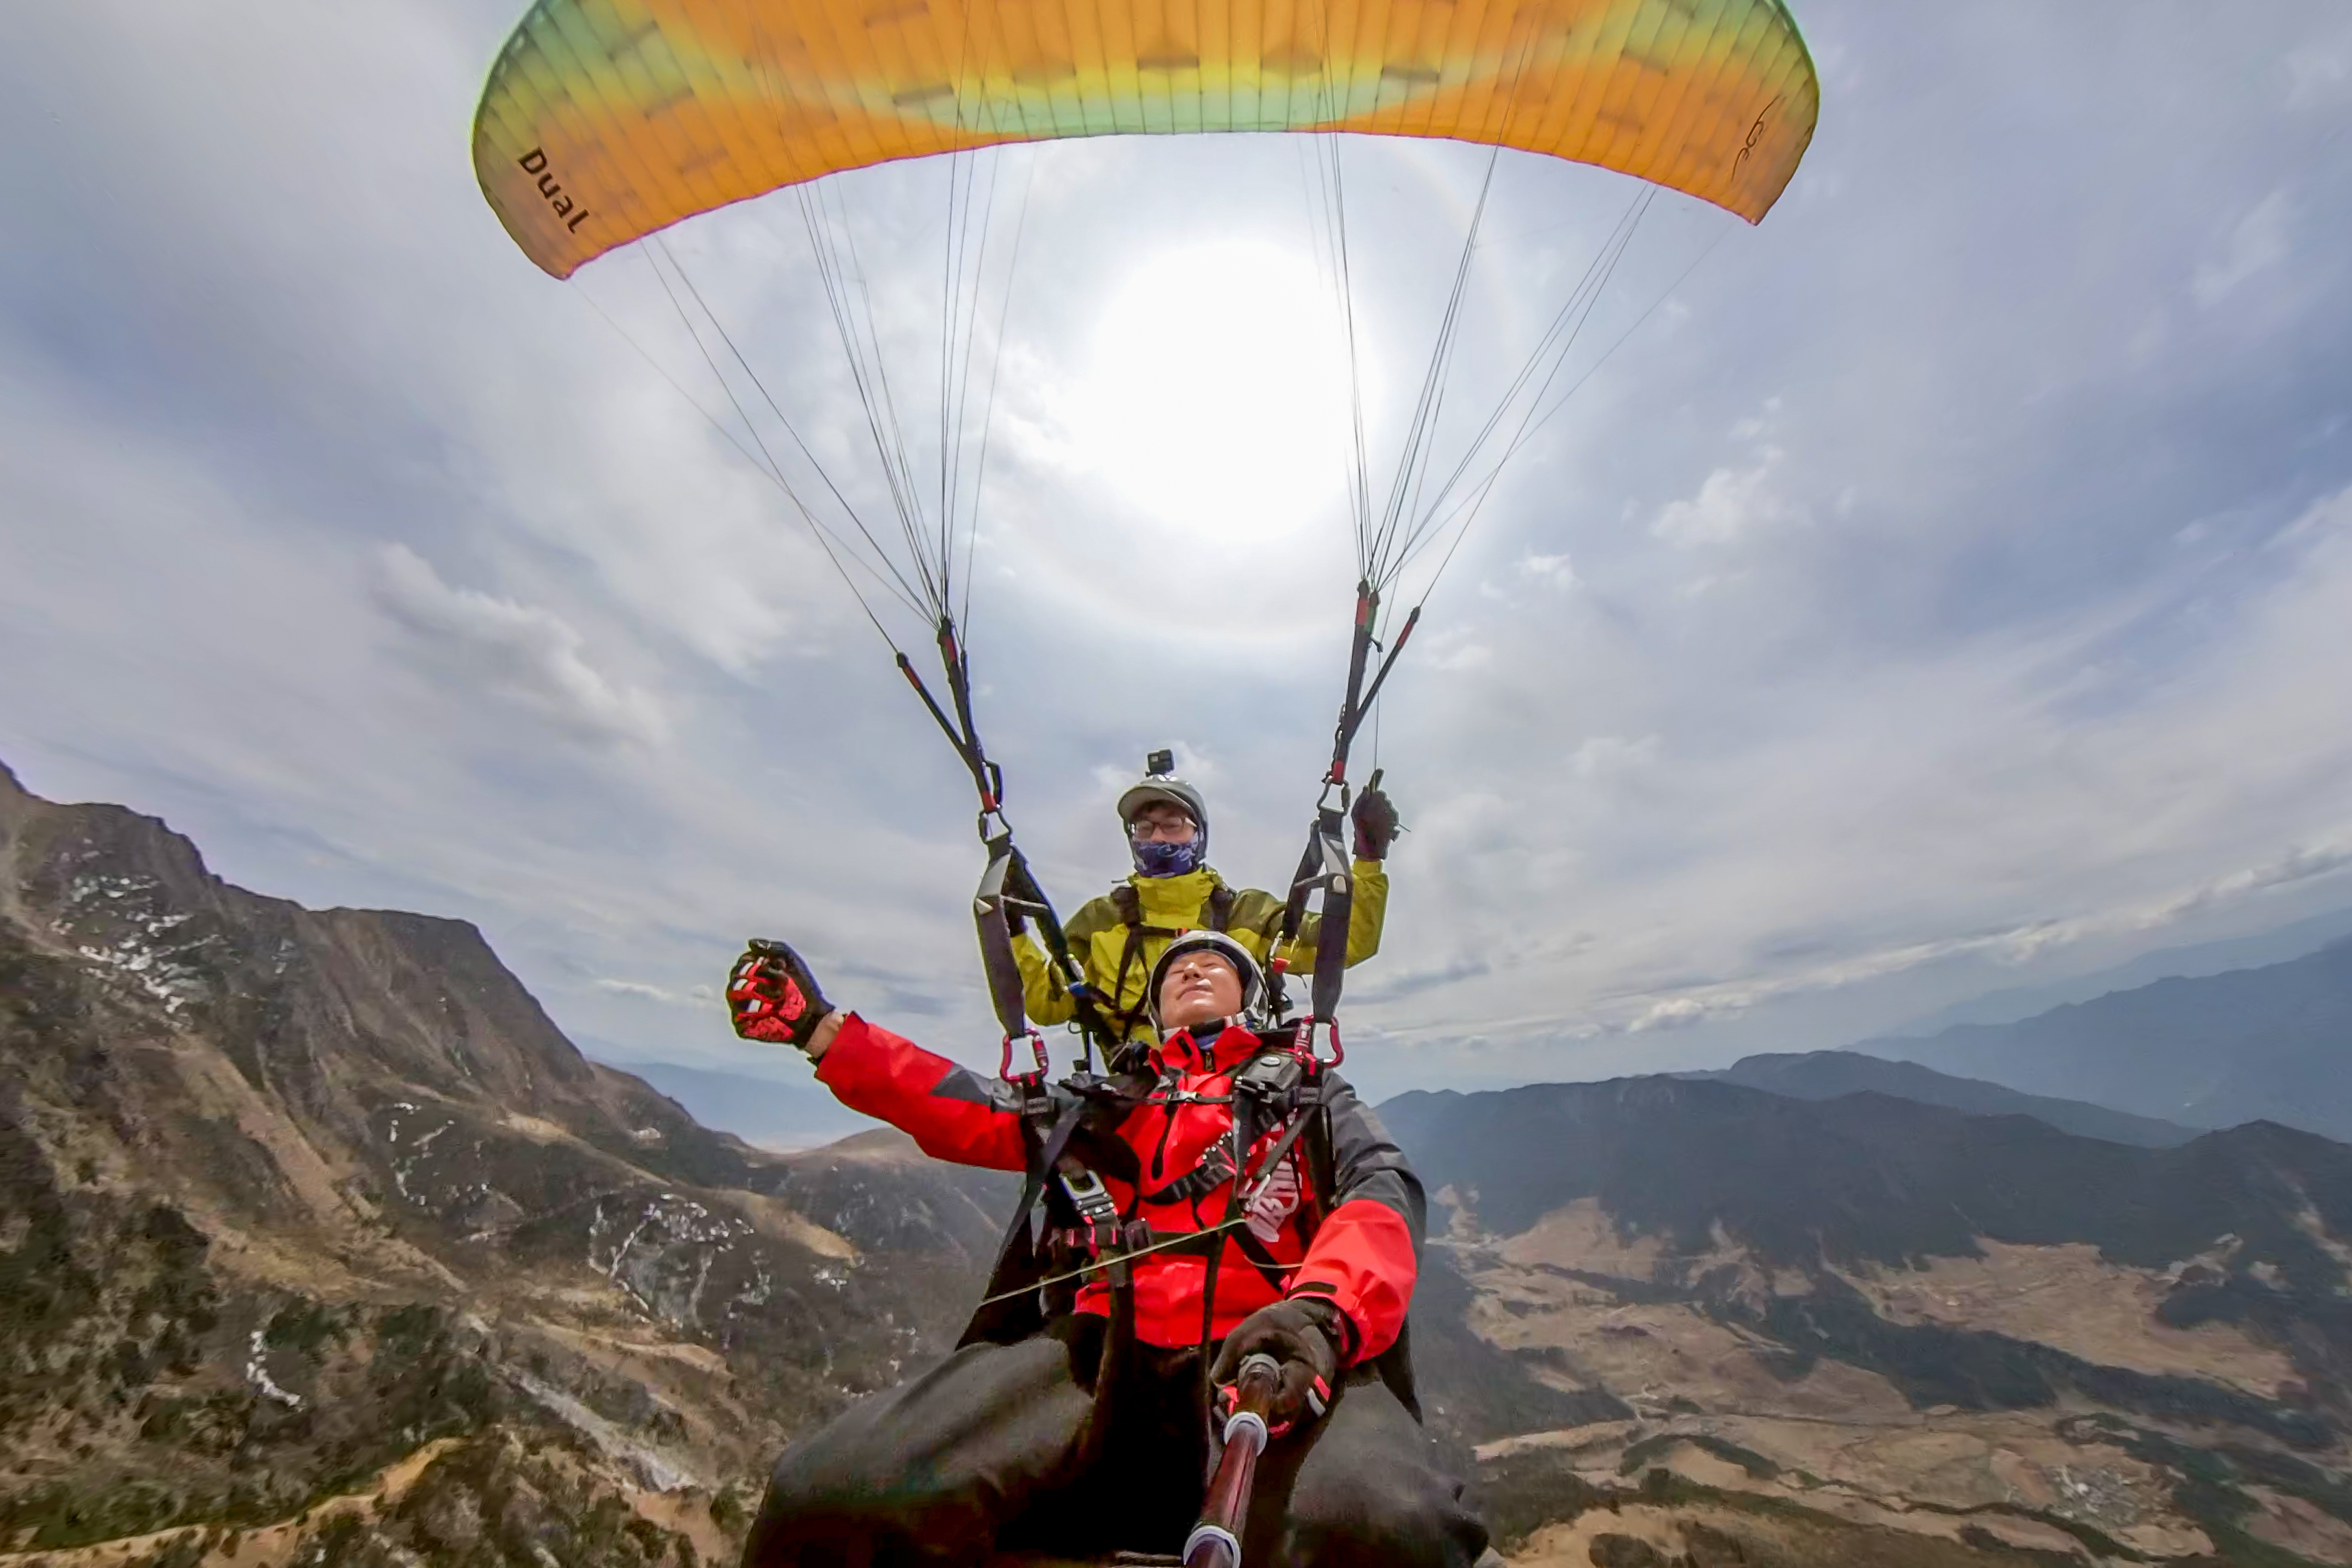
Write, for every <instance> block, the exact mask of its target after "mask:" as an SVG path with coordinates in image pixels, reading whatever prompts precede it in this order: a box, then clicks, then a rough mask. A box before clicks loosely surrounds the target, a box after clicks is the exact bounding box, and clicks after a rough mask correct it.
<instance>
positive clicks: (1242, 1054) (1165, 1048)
mask: <svg viewBox="0 0 2352 1568" xmlns="http://www.w3.org/2000/svg"><path fill="white" fill-rule="evenodd" d="M1264 1045H1265V1041H1263V1040H1261V1039H1259V1038H1258V1037H1256V1036H1255V1035H1253V1034H1251V1033H1250V1032H1249V1031H1248V1030H1247V1029H1244V1028H1243V1027H1242V1026H1240V1025H1239V1024H1228V1025H1226V1026H1225V1031H1224V1033H1223V1034H1221V1035H1219V1036H1218V1037H1216V1038H1215V1039H1214V1040H1213V1041H1210V1042H1208V1043H1207V1045H1206V1046H1205V1047H1204V1046H1203V1045H1202V1043H1201V1042H1198V1041H1196V1040H1194V1039H1193V1038H1192V1032H1191V1031H1190V1030H1188V1029H1179V1030H1177V1031H1176V1032H1175V1033H1174V1034H1172V1035H1171V1036H1169V1037H1167V1038H1166V1039H1164V1040H1162V1041H1160V1043H1159V1044H1158V1045H1157V1046H1154V1047H1152V1049H1151V1062H1152V1065H1153V1066H1154V1067H1156V1068H1159V1069H1160V1071H1162V1072H1165V1071H1167V1070H1168V1069H1169V1068H1176V1069H1177V1070H1178V1071H1180V1072H1230V1071H1232V1070H1233V1069H1234V1068H1237V1067H1239V1066H1241V1064H1242V1063H1244V1062H1245V1061H1247V1060H1249V1058H1252V1057H1254V1056H1255V1055H1256V1054H1257V1053H1258V1051H1259V1049H1260V1048H1262V1047H1264Z"/></svg>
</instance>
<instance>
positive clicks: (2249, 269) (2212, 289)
mask: <svg viewBox="0 0 2352 1568" xmlns="http://www.w3.org/2000/svg"><path fill="white" fill-rule="evenodd" d="M2293 217H2294V208H2293V207H2292V206H2291V205H2289V203H2288V200H2287V195H2286V193H2285V192H2284V191H2283V190H2281V191H2273V192H2272V193H2271V194H2270V195H2266V196H2264V197H2263V199H2262V200H2261V201H2260V202H2257V203H2256V204H2255V205H2254V207H2253V210H2252V211H2251V212H2249V213H2247V214H2246V216H2243V217H2242V218H2240V219H2239V220H2238V222H2237V224H2236V226H2234V227H2232V228H2231V230H2230V237H2229V239H2228V240H2227V241H2226V242H2225V243H2224V244H2223V245H2222V247H2221V253H2220V254H2219V255H2218V256H2215V257H2213V258H2210V259H2208V260H2205V261H2201V262H2200V263H2199V264H2198V267H2197V272H2196V276H2195V278H2194V279H2192V280H2191V282H2190V285H2189V289H2190V292H2192V293H2194V294H2195V295H2196V296H2197V302H2198V303H2199V304H2200V305H2203V306H2205V307H2207V308H2208V309H2210V308H2211V307H2213V306H2215V305H2218V304H2220V303H2221V301H2222V300H2226V299H2228V298H2229V297H2230V296H2231V294H2234V293H2236V292H2237V290H2238V289H2239V288H2240V286H2241V285H2242V284H2244V283H2246V282H2248V281H2249V280H2251V279H2254V278H2256V277H2259V276H2260V275H2261V274H2263V273H2264V272H2267V271H2269V270H2270V269H2271V268H2273V267H2276V266H2277V265H2278V264H2279V263H2281V262H2282V261H2284V260H2285V259H2286V258H2287V255H2288V253H2289V251H2290V250H2291V249H2292V248H2293V247H2292V245H2291V244H2290V242H2289V239H2288V236H2287V226H2288V224H2289V223H2290V222H2291V221H2292V219H2293Z"/></svg>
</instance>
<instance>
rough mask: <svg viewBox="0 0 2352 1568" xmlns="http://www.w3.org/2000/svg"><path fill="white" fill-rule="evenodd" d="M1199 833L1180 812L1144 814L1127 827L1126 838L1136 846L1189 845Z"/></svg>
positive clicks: (1190, 819)
mask: <svg viewBox="0 0 2352 1568" xmlns="http://www.w3.org/2000/svg"><path fill="white" fill-rule="evenodd" d="M1200 831H1201V830H1200V828H1199V827H1198V826H1195V825H1194V823H1193V821H1192V818H1191V817H1189V816H1185V815H1184V814H1183V813H1182V812H1181V811H1169V812H1159V813H1152V812H1146V813H1144V814H1143V815H1142V816H1138V817H1137V818H1136V819H1135V820H1134V821H1133V822H1130V823H1129V824H1128V825H1127V836H1128V837H1129V838H1131V839H1133V840H1134V841H1135V842H1136V843H1138V844H1190V843H1191V842H1192V839H1193V837H1194V836H1195V835H1196V834H1198V833H1199V832H1200Z"/></svg>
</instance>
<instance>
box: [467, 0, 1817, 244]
mask: <svg viewBox="0 0 2352 1568" xmlns="http://www.w3.org/2000/svg"><path fill="white" fill-rule="evenodd" d="M1820 102H1821V89H1820V84H1819V83H1818V81H1816V79H1814V75H1813V66H1812V59H1811V56H1810V55H1808V54H1807V52H1806V49H1805V44H1804V40H1803V39H1802V38H1801V37H1799V36H1798V33H1797V27H1796V24H1795V23H1794V22H1792V21H1791V20H1790V16H1789V13H1788V11H1787V9H1786V8H1785V7H1784V6H1783V5H1781V4H1780V0H537V3H536V4H535V5H532V6H531V8H530V14H529V15H528V16H525V17H524V18H523V20H522V24H521V25H520V26H518V27H517V28H516V29H515V31H514V36H513V37H510V38H509V39H508V40H507V46H506V47H505V49H504V50H503V51H501V52H500V54H499V58H498V62H497V64H496V65H495V66H493V67H492V68H491V71H490V79H489V84H488V87H487V88H486V89H484V90H483V93H482V102H481V108H480V110H478V113H477V115H476V118H475V122H474V167H475V171H476V173H477V174H478V175H479V176H480V179H481V182H482V189H483V191H484V193H485V194H486V195H488V197H489V200H490V205H491V206H492V207H494V208H496V209H497V211H498V215H499V219H500V221H502V222H503V223H505V225H506V226H507V232H508V233H509V234H511V235H513V236H514V237H515V242H516V243H517V244H519V245H520V246H521V247H522V248H523V250H524V251H525V253H527V254H528V255H529V256H530V258H531V259H532V260H533V261H536V262H537V263H539V265H540V266H541V267H542V268H546V269H547V270H548V271H549V272H551V273H553V274H554V275H555V276H556V277H558V278H566V277H569V276H571V274H572V271H573V270H574V269H576V268H579V267H580V265H581V264H582V263H583V262H585V261H588V260H590V259H592V258H594V257H597V256H601V255H602V254H604V252H605V251H607V250H610V249H612V248H614V247H615V246H621V245H626V244H627V243H628V242H629V241H631V240H633V239H637V238H641V237H644V236H646V235H648V234H651V233H653V232H654V231H655V230H656V229H660V228H663V227H666V226H668V225H670V224H673V223H676V222H677V221H678V220H679V219H681V218H686V217H690V216H693V215H694V214H696V213H701V212H709V210H710V209H712V208H713V207H719V206H724V205H727V204H728V203H730V202H739V201H741V200H743V199H745V198H746V197H749V196H756V195H761V194H763V193H765V192H768V191H772V190H775V189H777V188H779V187H780V186H783V185H789V184H796V183H798V182H800V181H803V180H814V179H816V178H818V177H819V176H821V175H824V174H834V173H836V172H838V171H840V170H844V169H856V168H863V167H865V166H866V165H868V164H873V163H887V162H888V161H890V160H891V159H894V158H917V157H921V156H924V155H925V154H928V153H948V152H954V151H957V150H960V149H966V148H971V147H979V146H987V145H992V144H994V143H999V142H1035V141H1044V140H1045V139H1047V138H1051V137H1059V136H1102V135H1118V134H1129V133H1154V132H1199V131H1324V132H1329V131H1360V132H1376V133H1380V134H1383V135H1395V136H1433V137H1447V138H1452V139H1454V140H1455V141H1461V142H1483V143H1487V144H1500V145H1502V146H1506V147H1515V148H1519V149H1522V150H1524V151H1527V152H1529V153H1549V154H1550V155H1552V156H1554V157H1559V158H1568V159H1573V160H1574V161H1576V162H1578V163H1592V164H1597V165H1599V166H1600V167H1601V168H1605V169H1614V170H1617V171H1619V172H1621V173H1622V174H1632V175H1634V176H1637V177H1639V178H1641V179H1644V180H1651V181H1654V182H1655V183H1657V184H1662V185H1666V186H1669V187H1671V188H1673V189H1675V190H1678V191H1684V192H1686V193H1688V194H1689V195H1694V196H1696V197H1699V198H1700V199H1701V200H1704V201H1708V202H1712V203H1714V204H1715V205H1717V206H1720V207H1724V208H1727V209H1728V210H1729V211H1731V212H1735V213H1738V215H1739V216H1742V217H1744V218H1746V219H1748V221H1749V222H1751V223H1753V222H1755V221H1757V220H1758V219H1759V218H1761V217H1762V216H1764V214H1765V213H1766V212H1767V211H1768V210H1769V208H1770V207H1771V205H1772V204H1773V202H1774V201H1776V200H1777V199H1779V197H1780V192H1781V190H1782V189H1783V188H1784V187H1785V186H1786V185H1787V184H1788V183H1789V180H1790V176H1791V175H1793V174H1795V173H1796V169H1797V161H1798V160H1799V159H1800V158H1801V157H1802V156H1803V155H1804V151H1805V146H1806V144H1807V143H1808V142H1811V139H1812V134H1813V121H1814V119H1815V116H1816V114H1817V112H1818V110H1819V108H1820Z"/></svg>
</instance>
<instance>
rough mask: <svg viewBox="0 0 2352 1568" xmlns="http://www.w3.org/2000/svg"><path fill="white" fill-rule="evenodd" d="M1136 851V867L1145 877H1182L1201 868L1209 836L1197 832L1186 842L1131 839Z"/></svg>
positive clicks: (1131, 844) (1132, 847) (1131, 846)
mask: <svg viewBox="0 0 2352 1568" xmlns="http://www.w3.org/2000/svg"><path fill="white" fill-rule="evenodd" d="M1128 847H1129V848H1131V849H1132V850H1134V852H1135V869H1136V872H1137V874H1138V875H1139V876H1144V877H1181V876H1182V875H1183V874H1184V873H1185V872H1187V871H1197V870H1199V869H1200V868H1201V859H1202V854H1203V852H1204V851H1205V850H1206V849H1207V847H1208V836H1207V835H1206V834H1202V833H1195V834H1194V835H1192V839H1191V841H1190V842H1188V843H1184V844H1162V843H1160V842H1159V841H1158V840H1156V839H1146V840H1144V841H1143V842H1141V843H1136V842H1134V841H1133V840H1129V846H1128Z"/></svg>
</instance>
